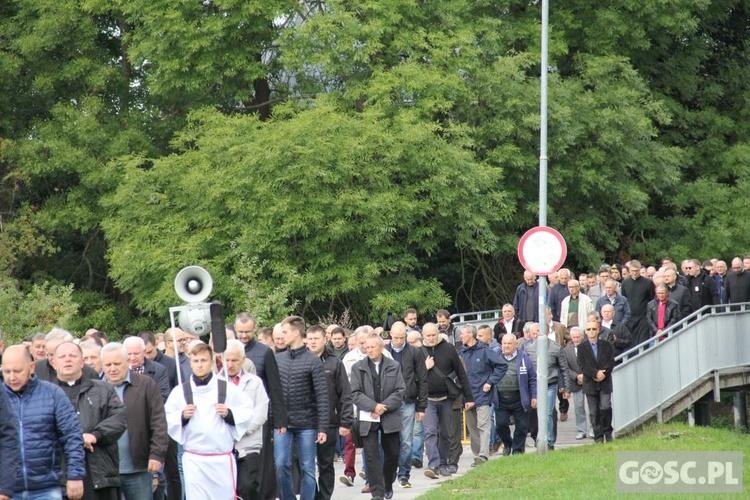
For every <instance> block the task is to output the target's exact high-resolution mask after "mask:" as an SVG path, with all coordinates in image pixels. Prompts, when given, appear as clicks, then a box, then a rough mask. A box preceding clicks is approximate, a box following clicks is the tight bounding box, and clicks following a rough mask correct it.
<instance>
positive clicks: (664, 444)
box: [419, 424, 750, 500]
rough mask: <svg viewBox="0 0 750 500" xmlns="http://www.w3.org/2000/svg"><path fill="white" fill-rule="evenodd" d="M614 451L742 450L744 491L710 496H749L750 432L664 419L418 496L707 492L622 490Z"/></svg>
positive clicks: (511, 462) (523, 458)
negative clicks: (633, 432) (608, 439)
mask: <svg viewBox="0 0 750 500" xmlns="http://www.w3.org/2000/svg"><path fill="white" fill-rule="evenodd" d="M618 451H742V452H743V483H744V493H743V494H738V495H730V494H723V495H712V498H750V457H748V451H750V436H749V435H747V434H740V433H736V432H733V431H729V430H724V429H714V428H708V427H688V426H687V425H684V424H664V425H654V426H651V427H648V428H647V429H645V430H644V431H643V432H640V433H639V434H637V435H634V436H631V437H626V438H623V439H618V440H615V441H614V442H612V443H608V444H604V445H596V444H590V445H584V446H577V447H573V448H567V449H564V450H558V451H553V452H550V453H548V454H547V455H546V456H544V457H542V456H539V455H536V454H535V453H529V454H526V455H520V456H519V455H516V456H512V457H501V458H498V459H493V460H490V461H489V462H488V463H486V464H485V465H483V466H481V467H478V468H476V469H473V470H471V471H470V472H468V473H467V474H465V475H463V476H461V477H459V478H456V479H453V480H449V481H446V482H444V483H443V484H442V485H441V486H440V487H439V488H436V489H434V490H431V491H430V492H428V493H426V494H424V495H422V496H421V497H419V498H420V499H424V500H441V499H448V498H450V499H455V498H465V499H469V498H477V499H492V498H530V499H532V498H533V499H538V498H562V499H571V498H586V499H607V498H612V497H615V496H618V497H627V496H632V497H639V498H649V497H651V496H654V497H658V498H680V499H683V498H705V497H706V496H705V495H699V494H694V495H685V494H682V495H676V494H674V495H647V494H645V495H644V494H638V495H636V494H631V495H621V494H618V493H617V491H616V482H615V465H616V456H615V454H616V452H618Z"/></svg>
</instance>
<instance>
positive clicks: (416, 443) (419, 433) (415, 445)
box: [411, 422, 424, 463]
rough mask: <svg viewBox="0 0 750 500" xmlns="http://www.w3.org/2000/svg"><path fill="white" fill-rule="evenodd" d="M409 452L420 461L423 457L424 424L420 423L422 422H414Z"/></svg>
mask: <svg viewBox="0 0 750 500" xmlns="http://www.w3.org/2000/svg"><path fill="white" fill-rule="evenodd" d="M411 454H412V458H416V459H417V460H419V462H420V463H421V462H422V460H423V459H424V426H423V425H422V422H414V432H413V433H412V444H411Z"/></svg>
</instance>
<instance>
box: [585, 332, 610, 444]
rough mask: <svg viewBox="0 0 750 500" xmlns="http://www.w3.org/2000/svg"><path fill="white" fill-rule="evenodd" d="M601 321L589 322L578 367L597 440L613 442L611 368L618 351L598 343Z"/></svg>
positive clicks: (606, 344) (607, 344)
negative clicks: (581, 375)
mask: <svg viewBox="0 0 750 500" xmlns="http://www.w3.org/2000/svg"><path fill="white" fill-rule="evenodd" d="M600 330H601V325H600V324H599V322H598V321H589V322H587V323H586V330H585V332H586V339H587V340H584V341H583V342H581V344H580V345H579V346H578V364H579V365H580V367H581V373H582V374H583V393H584V394H585V395H586V400H587V402H588V405H589V412H591V420H592V421H593V423H594V441H596V442H597V443H604V442H609V441H612V430H613V429H612V369H613V368H614V367H615V351H614V347H612V344H611V343H609V342H607V341H600V340H599V331H600Z"/></svg>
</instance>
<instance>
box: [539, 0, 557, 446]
mask: <svg viewBox="0 0 750 500" xmlns="http://www.w3.org/2000/svg"><path fill="white" fill-rule="evenodd" d="M548 27H549V0H542V43H541V45H542V47H541V48H542V61H541V99H540V101H541V106H540V107H541V109H540V116H541V119H540V124H539V225H540V226H546V225H547V74H548V73H547V67H548V63H547V46H548V38H549V36H548V33H549V28H548ZM546 305H547V278H546V277H545V276H542V277H541V278H540V279H539V336H538V337H537V347H536V352H537V365H538V366H537V367H536V373H537V404H536V407H537V421H538V422H539V425H538V429H539V433H538V434H537V440H536V450H537V453H539V454H541V455H544V454H546V453H547V428H548V425H547V413H548V411H549V408H548V405H547V385H548V384H547V375H548V370H547V358H548V346H547V310H546ZM552 404H553V405H554V404H555V403H554V400H553V401H552Z"/></svg>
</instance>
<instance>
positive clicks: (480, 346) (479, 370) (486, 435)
mask: <svg viewBox="0 0 750 500" xmlns="http://www.w3.org/2000/svg"><path fill="white" fill-rule="evenodd" d="M461 342H462V344H463V347H461V350H460V351H459V353H458V355H459V356H460V357H461V359H462V360H463V362H464V365H466V375H467V377H468V378H469V385H470V386H471V393H472V395H473V396H474V407H473V408H469V409H468V410H466V426H467V427H468V429H469V436H470V438H471V451H472V453H474V464H473V465H472V466H475V465H481V464H483V463H485V462H486V461H487V460H488V459H489V456H490V437H491V429H490V404H491V403H492V401H491V397H492V393H491V391H492V390H493V388H494V387H495V385H497V383H498V382H500V379H502V378H503V376H504V375H505V372H506V371H507V370H508V365H507V363H506V362H505V360H503V359H501V358H500V356H498V355H497V354H496V353H495V352H494V351H493V350H492V349H490V348H489V346H488V345H487V344H485V343H484V342H480V341H478V340H477V327H476V326H474V325H464V327H463V328H461Z"/></svg>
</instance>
